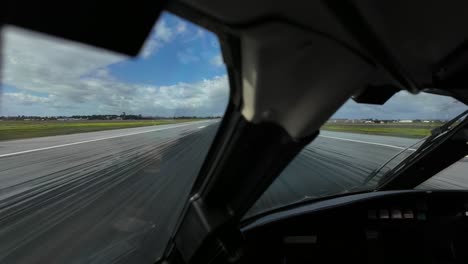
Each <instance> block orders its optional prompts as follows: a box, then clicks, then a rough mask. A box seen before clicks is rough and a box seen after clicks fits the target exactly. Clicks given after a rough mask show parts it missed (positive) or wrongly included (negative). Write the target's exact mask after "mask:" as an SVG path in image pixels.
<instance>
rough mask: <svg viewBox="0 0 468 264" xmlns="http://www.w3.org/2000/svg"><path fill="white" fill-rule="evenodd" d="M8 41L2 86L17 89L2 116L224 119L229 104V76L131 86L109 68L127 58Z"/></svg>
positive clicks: (13, 35) (28, 40) (25, 37)
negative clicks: (127, 115) (126, 115)
mask: <svg viewBox="0 0 468 264" xmlns="http://www.w3.org/2000/svg"><path fill="white" fill-rule="evenodd" d="M3 40H4V47H3V48H4V50H3V54H4V65H3V70H4V72H3V80H2V83H3V84H4V85H6V86H9V87H15V88H17V89H16V90H13V91H7V92H5V93H3V96H2V97H1V98H0V99H1V101H0V106H1V108H0V115H18V114H24V115H71V114H96V113H101V114H111V113H114V114H116V113H120V112H123V111H125V112H127V113H134V114H143V115H165V116H172V115H221V114H223V112H224V108H225V106H226V103H227V97H228V81H227V77H226V76H225V75H223V76H219V77H215V78H212V79H207V80H203V81H199V82H194V83H177V84H174V85H169V86H155V85H148V84H135V83H126V82H123V81H121V80H119V79H118V78H116V77H115V76H113V75H112V74H111V73H110V72H109V71H108V69H107V68H106V66H107V65H109V64H112V63H117V62H120V61H122V60H125V59H126V58H125V57H122V56H119V55H116V54H112V53H109V52H107V51H102V50H96V49H93V48H90V47H86V48H83V47H82V46H80V45H76V44H72V43H70V42H66V41H57V40H54V41H50V40H45V39H44V38H43V37H38V36H37V35H35V34H34V35H33V36H31V34H27V33H26V34H25V33H24V32H22V31H15V30H8V29H7V30H6V31H4V33H3ZM192 53H193V52H192ZM188 54H190V51H189V52H188Z"/></svg>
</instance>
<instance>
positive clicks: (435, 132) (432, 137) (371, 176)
mask: <svg viewBox="0 0 468 264" xmlns="http://www.w3.org/2000/svg"><path fill="white" fill-rule="evenodd" d="M467 114H468V110H465V111H464V112H462V113H461V114H459V115H457V116H456V117H454V118H452V119H451V120H450V121H448V122H446V123H445V124H443V125H442V126H439V127H436V128H434V129H432V130H431V135H429V136H427V137H425V138H423V139H421V140H419V141H418V142H416V143H414V144H412V145H410V146H408V147H406V148H405V149H403V150H401V151H399V152H398V153H396V154H395V155H393V156H392V157H391V158H390V159H388V160H387V161H386V162H385V163H383V164H382V165H381V166H380V167H379V168H377V169H376V170H374V171H373V172H372V173H371V174H369V176H367V177H366V179H364V182H363V184H362V185H361V186H365V185H367V184H368V183H369V182H370V181H372V180H373V179H374V178H375V177H376V176H377V175H378V174H379V173H380V172H381V171H382V169H383V168H385V167H386V166H387V165H388V164H389V163H390V162H392V161H393V160H394V159H395V158H396V157H398V156H400V155H401V154H402V153H405V152H407V151H408V150H411V149H412V148H413V147H414V146H417V145H418V144H421V142H423V143H422V144H421V145H420V146H419V147H418V149H416V150H415V151H414V152H413V153H412V154H411V155H410V156H409V157H408V158H406V159H405V160H403V161H402V162H401V163H400V164H398V165H397V166H396V167H395V168H393V169H392V170H390V171H389V172H387V173H386V174H385V175H384V176H383V177H382V179H381V180H383V179H384V178H386V177H387V176H388V175H391V174H393V173H394V172H395V171H396V170H398V169H401V168H402V167H403V165H404V164H406V163H408V162H409V161H411V160H413V158H414V157H417V156H418V155H419V154H421V152H423V151H424V150H426V149H427V147H429V146H430V145H431V144H432V143H433V142H435V139H437V138H439V136H440V135H442V134H444V133H445V132H447V131H449V130H450V129H451V128H452V126H453V125H454V124H455V123H456V122H457V121H458V120H460V119H461V118H463V117H464V116H466V115H467Z"/></svg>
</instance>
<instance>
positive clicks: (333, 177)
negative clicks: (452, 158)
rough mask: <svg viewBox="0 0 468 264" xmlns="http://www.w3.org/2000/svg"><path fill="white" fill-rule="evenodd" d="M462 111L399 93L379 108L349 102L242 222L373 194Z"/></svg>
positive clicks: (454, 104) (440, 99) (461, 167)
mask: <svg viewBox="0 0 468 264" xmlns="http://www.w3.org/2000/svg"><path fill="white" fill-rule="evenodd" d="M466 109H467V106H466V105H464V104H463V103H460V102H458V101H456V100H455V99H453V98H450V97H445V96H440V95H433V94H426V93H421V94H418V95H411V94H409V93H407V92H400V93H398V94H396V95H395V96H393V97H392V98H391V99H390V100H389V101H387V102H386V103H385V104H384V105H367V104H357V103H355V102H354V101H352V100H351V99H350V100H349V101H348V102H347V103H346V104H344V105H343V107H341V109H339V110H338V111H337V112H336V113H335V115H333V116H332V117H331V118H330V119H329V120H328V121H327V122H326V124H324V125H323V126H322V128H321V131H320V135H319V136H318V137H317V138H316V139H315V140H314V141H313V142H312V143H311V144H309V145H308V146H307V147H305V148H304V149H303V150H302V151H301V152H300V154H299V155H298V156H296V158H295V159H294V160H293V161H292V162H291V163H290V164H289V165H288V167H287V168H286V169H285V170H284V171H283V172H282V173H281V175H280V176H279V177H278V178H277V179H276V180H275V181H274V182H273V184H272V185H271V186H270V187H269V188H268V189H267V191H266V192H265V193H264V194H263V195H262V196H261V198H260V199H259V200H258V201H257V202H256V203H255V205H254V206H253V207H252V208H251V209H250V210H249V212H248V213H247V214H246V216H245V217H250V216H253V215H256V214H258V213H261V212H266V211H269V210H271V209H275V208H279V207H282V206H285V205H289V204H294V203H297V202H299V201H304V200H312V199H317V198H323V197H327V196H332V195H339V194H346V193H352V192H358V191H369V190H373V189H374V188H375V187H376V186H377V184H378V182H379V180H380V179H381V178H382V176H383V175H384V174H385V173H387V172H388V171H390V170H391V169H392V168H395V166H397V165H398V164H399V163H400V162H402V161H403V160H404V159H405V158H407V157H408V156H409V155H411V154H412V153H414V152H415V151H416V150H417V149H418V148H419V147H420V146H421V145H422V144H423V142H424V140H425V139H426V138H427V137H428V136H429V135H430V134H431V130H433V129H434V128H437V127H440V126H442V125H443V124H445V123H446V122H448V121H449V120H450V119H452V118H454V117H456V116H457V115H459V114H460V113H461V112H463V111H465V110H466ZM457 168H458V172H457V173H458V174H464V173H463V172H464V171H468V167H467V166H466V162H463V161H460V162H459V164H458V167H457ZM465 174H466V173H465ZM465 176H466V175H465ZM452 179H453V177H452Z"/></svg>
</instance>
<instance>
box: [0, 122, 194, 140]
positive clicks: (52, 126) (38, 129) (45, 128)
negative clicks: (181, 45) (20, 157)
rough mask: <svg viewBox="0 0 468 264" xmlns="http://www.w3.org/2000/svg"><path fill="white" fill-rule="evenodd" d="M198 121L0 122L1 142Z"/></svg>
mask: <svg viewBox="0 0 468 264" xmlns="http://www.w3.org/2000/svg"><path fill="white" fill-rule="evenodd" d="M190 121H198V119H175V120H141V121H140V120H138V121H129V120H122V121H119V120H115V121H114V120H111V121H100V120H98V121H91V120H90V121H87V120H86V121H0V141H2V140H12V139H23V138H34V137H46V136H56V135H68V134H75V133H84V132H93V131H101V130H110V129H121V128H131V127H142V126H155V125H165V124H176V123H182V122H190Z"/></svg>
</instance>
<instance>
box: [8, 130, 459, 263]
mask: <svg viewBox="0 0 468 264" xmlns="http://www.w3.org/2000/svg"><path fill="white" fill-rule="evenodd" d="M216 128H217V124H216V122H213V121H204V122H193V123H186V124H175V125H163V126H153V127H142V128H131V129H120V130H112V131H102V132H92V133H83V134H75V135H66V136H55V137H46V138H36V139H26V140H15V141H8V142H0V263H115V262H121V263H129V262H130V263H144V262H147V263H151V262H152V261H154V260H155V258H156V257H158V256H159V255H160V254H161V253H162V250H163V249H164V247H165V245H166V243H167V240H168V238H169V236H170V235H171V231H172V230H173V229H174V225H175V223H176V219H177V217H178V216H179V214H180V211H181V210H182V207H183V205H184V202H185V200H186V199H187V196H188V193H189V190H190V188H191V185H192V184H193V181H194V180H195V178H196V176H197V174H198V170H199V168H200V166H201V164H202V162H203V159H204V157H205V155H206V153H207V152H208V148H209V146H210V143H211V140H212V138H213V137H214V134H215V133H216ZM415 142H416V141H415V140H414V139H405V138H397V137H382V136H369V135H358V134H349V133H337V132H326V131H325V132H322V133H321V136H320V137H319V138H317V139H316V140H315V141H314V142H313V143H312V144H311V145H309V146H308V147H307V148H306V149H304V150H303V151H302V152H301V154H299V155H298V157H297V158H296V159H295V160H294V161H293V162H292V163H291V164H290V165H289V166H288V168H286V170H285V171H284V172H283V173H282V175H281V176H280V177H279V178H278V179H277V180H276V181H275V182H274V183H273V185H272V186H271V188H270V189H269V190H268V191H267V192H266V193H265V194H264V196H263V197H262V198H261V199H260V200H259V201H258V203H257V204H256V205H255V206H254V207H253V209H252V211H251V213H253V212H259V211H263V210H265V209H268V208H273V207H276V206H280V205H283V204H285V203H288V202H293V201H297V200H301V199H304V198H307V197H319V196H323V195H328V194H332V193H337V192H341V191H343V190H346V189H349V188H352V187H354V186H357V185H359V184H361V183H362V182H363V180H364V179H365V178H366V176H367V175H369V173H370V172H372V171H373V170H374V169H375V168H378V167H379V166H380V164H382V163H383V162H385V161H386V160H388V159H389V158H390V157H392V156H393V155H395V154H396V153H398V152H400V151H402V149H404V148H405V147H407V146H409V145H412V144H414V143H415ZM411 151H412V150H408V151H407V153H408V154H409V153H411ZM466 164H468V162H467V161H466V159H464V160H462V161H460V162H458V163H456V164H454V165H453V166H452V167H450V168H449V169H447V170H446V171H444V173H442V175H441V176H439V177H435V179H433V180H431V181H430V182H428V183H425V186H424V187H425V188H437V187H439V188H440V187H442V188H451V189H454V188H455V189H456V188H467V187H468V180H467V179H465V177H463V176H464V173H463V171H465V172H466V171H467V168H468V167H467V166H466Z"/></svg>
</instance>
